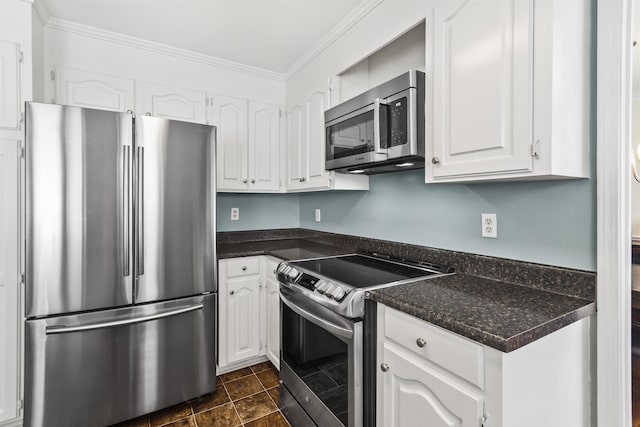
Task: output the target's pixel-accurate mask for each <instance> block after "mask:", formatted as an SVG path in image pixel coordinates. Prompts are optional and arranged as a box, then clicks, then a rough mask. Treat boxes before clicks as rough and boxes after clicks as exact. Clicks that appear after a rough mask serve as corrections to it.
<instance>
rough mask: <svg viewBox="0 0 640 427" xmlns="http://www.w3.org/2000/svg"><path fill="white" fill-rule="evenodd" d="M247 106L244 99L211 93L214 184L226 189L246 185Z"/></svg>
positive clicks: (239, 187)
mask: <svg viewBox="0 0 640 427" xmlns="http://www.w3.org/2000/svg"><path fill="white" fill-rule="evenodd" d="M247 118H248V106H247V101H246V100H244V99H238V98H232V97H225V96H219V95H216V96H214V97H213V120H212V123H211V124H213V125H215V126H216V127H217V133H218V137H217V154H218V159H217V166H218V170H217V179H218V182H217V187H218V189H226V190H245V189H246V188H247V180H248V178H247V161H246V153H247V149H248V137H247Z"/></svg>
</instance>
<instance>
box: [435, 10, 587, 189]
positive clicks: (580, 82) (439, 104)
mask: <svg viewBox="0 0 640 427" xmlns="http://www.w3.org/2000/svg"><path fill="white" fill-rule="evenodd" d="M432 16H433V22H432V25H433V28H432V31H433V37H429V36H427V73H428V74H429V71H431V72H432V75H433V106H432V111H433V124H432V129H431V131H430V130H429V127H427V134H429V133H430V132H431V138H432V140H431V141H429V139H430V138H429V137H428V139H427V150H426V153H427V166H426V168H425V169H426V181H427V182H452V181H471V180H492V179H552V178H581V177H588V176H589V166H588V152H589V135H588V127H587V125H588V104H589V89H588V83H589V71H588V61H589V46H588V42H589V37H588V32H587V28H588V22H589V21H588V4H587V3H586V2H577V1H576V2H573V1H570V2H554V1H551V0H541V1H537V2H535V8H534V2H533V0H501V1H494V0H470V1H451V2H442V3H440V4H438V5H437V6H436V7H435V8H434V10H433V15H432ZM427 34H428V32H427ZM427 122H428V120H427Z"/></svg>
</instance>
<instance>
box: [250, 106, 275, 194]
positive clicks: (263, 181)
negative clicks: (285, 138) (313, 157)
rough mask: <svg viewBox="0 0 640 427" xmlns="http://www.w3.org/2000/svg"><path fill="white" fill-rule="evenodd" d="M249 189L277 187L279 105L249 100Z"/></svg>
mask: <svg viewBox="0 0 640 427" xmlns="http://www.w3.org/2000/svg"><path fill="white" fill-rule="evenodd" d="M248 157H249V190H262V191H278V190H279V189H280V161H279V160H280V109H279V108H278V107H277V106H275V105H271V104H262V103H259V102H253V101H250V102H249V148H248Z"/></svg>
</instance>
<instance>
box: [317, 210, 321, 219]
mask: <svg viewBox="0 0 640 427" xmlns="http://www.w3.org/2000/svg"><path fill="white" fill-rule="evenodd" d="M320 218H321V216H320V209H316V222H320Z"/></svg>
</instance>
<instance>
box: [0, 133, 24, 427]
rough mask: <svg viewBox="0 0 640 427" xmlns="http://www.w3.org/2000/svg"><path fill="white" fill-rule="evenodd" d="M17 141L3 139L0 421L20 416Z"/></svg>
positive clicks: (0, 171)
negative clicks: (18, 397) (18, 398)
mask: <svg viewBox="0 0 640 427" xmlns="http://www.w3.org/2000/svg"><path fill="white" fill-rule="evenodd" d="M17 180H18V141H17V140H15V139H13V140H12V139H0V200H1V201H2V202H0V236H2V239H0V343H2V350H1V351H0V423H1V422H2V421H5V420H10V419H12V418H15V417H17V416H18V401H17V396H18V384H19V369H16V367H17V366H18V343H19V341H18V337H19V330H20V326H19V323H18V307H19V298H18V277H17V272H18V228H17V227H16V224H18V218H17V213H18V188H17V186H16V182H17Z"/></svg>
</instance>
